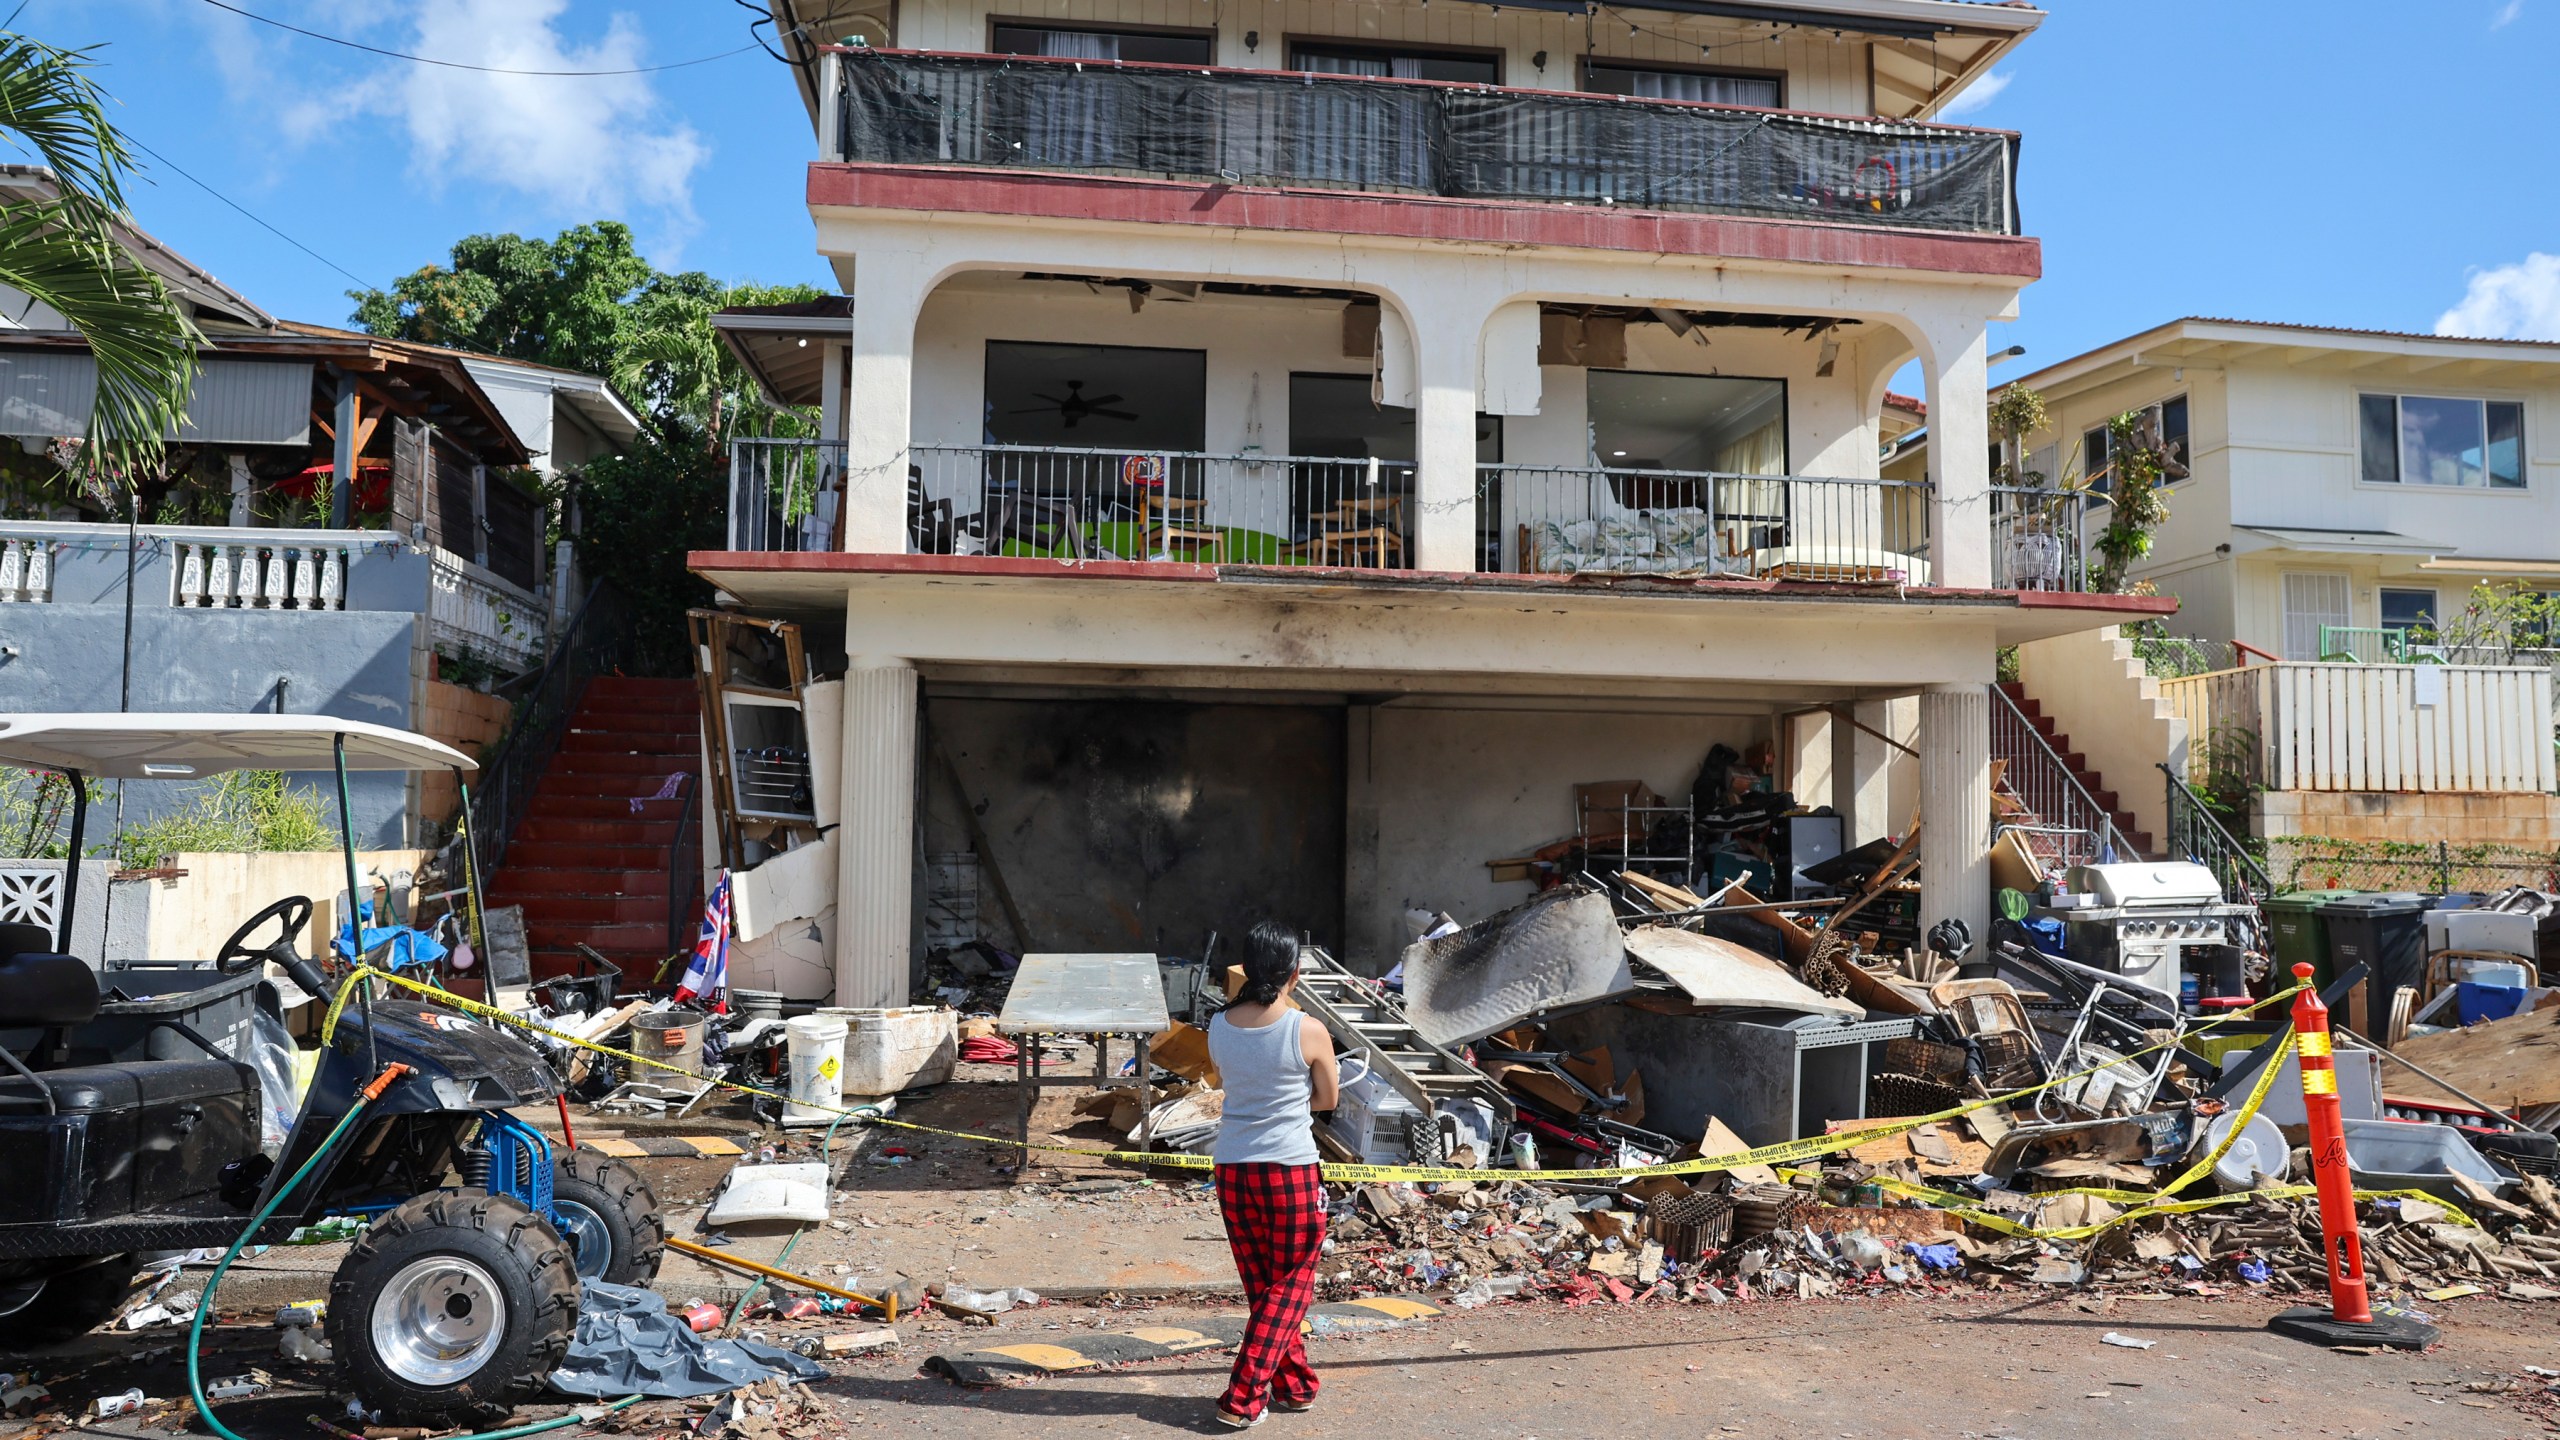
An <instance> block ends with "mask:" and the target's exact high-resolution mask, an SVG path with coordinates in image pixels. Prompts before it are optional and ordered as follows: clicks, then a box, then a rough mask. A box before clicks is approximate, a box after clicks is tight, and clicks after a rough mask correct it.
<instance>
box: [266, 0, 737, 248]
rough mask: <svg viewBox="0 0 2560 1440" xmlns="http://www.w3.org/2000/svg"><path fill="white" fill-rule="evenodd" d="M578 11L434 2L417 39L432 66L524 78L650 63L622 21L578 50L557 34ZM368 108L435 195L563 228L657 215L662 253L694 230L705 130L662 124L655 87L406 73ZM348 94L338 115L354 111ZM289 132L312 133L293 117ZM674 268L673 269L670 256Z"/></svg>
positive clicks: (372, 89) (552, 4)
mask: <svg viewBox="0 0 2560 1440" xmlns="http://www.w3.org/2000/svg"><path fill="white" fill-rule="evenodd" d="M567 8H568V0H429V3H426V4H423V5H421V6H420V7H419V9H418V11H417V12H416V17H415V18H416V26H415V33H414V35H413V36H409V37H403V38H404V41H405V43H401V44H399V45H398V46H397V48H399V49H403V50H409V51H412V52H414V53H416V54H420V55H432V56H435V57H436V58H438V59H443V60H458V61H464V62H468V63H470V64H474V65H489V66H497V67H502V68H506V69H512V70H622V69H631V68H634V67H637V66H642V65H646V64H648V63H649V56H648V54H647V49H646V46H645V44H644V43H643V36H642V35H641V33H640V28H639V26H638V24H637V23H636V22H635V21H634V20H633V19H632V18H631V17H630V16H628V15H616V16H614V17H613V19H612V20H611V22H610V23H609V24H608V25H607V26H606V28H605V33H604V35H603V37H602V38H600V39H598V40H596V41H595V42H594V43H592V44H588V45H576V44H572V43H570V42H569V41H568V40H567V39H566V38H565V37H563V36H562V35H561V34H560V33H559V31H558V29H557V28H555V27H556V22H557V21H558V20H559V18H560V15H561V12H562V11H564V10H565V9H567ZM393 65H394V67H395V68H393V69H391V70H389V71H387V72H377V74H376V75H375V76H374V78H373V79H371V80H370V81H368V82H365V83H363V84H361V85H360V86H359V87H358V88H357V90H356V92H355V95H354V97H353V98H354V99H355V101H356V103H358V104H361V105H362V106H363V107H364V108H366V109H369V110H373V111H375V112H377V113H382V114H386V115H388V116H390V117H391V118H393V119H394V120H395V121H396V122H397V123H399V124H401V125H402V126H403V127H404V128H405V129H406V130H407V131H408V134H409V140H410V144H411V156H410V158H411V168H412V169H413V170H414V171H415V172H416V173H417V174H418V175H419V177H420V178H421V179H423V180H425V181H426V182H427V183H429V184H430V185H434V186H438V187H442V186H445V185H449V184H452V183H454V182H457V181H459V182H461V183H463V184H466V185H474V186H482V185H495V186H500V187H503V188H505V189H508V190H513V191H517V192H520V193H522V194H524V195H527V196H529V197H532V198H533V199H534V200H535V201H536V202H537V204H538V207H539V208H540V209H541V210H542V211H544V212H545V213H547V214H549V215H551V216H553V217H554V218H558V219H565V220H589V219H620V220H630V219H633V218H634V217H635V215H640V216H648V217H651V219H652V220H654V223H653V224H651V225H649V226H648V228H650V229H652V230H655V231H657V232H658V234H659V244H658V246H657V247H656V248H657V249H659V250H661V251H665V250H671V249H672V248H673V247H674V246H675V245H676V244H677V243H679V242H680V241H681V240H682V238H683V237H684V236H685V235H687V234H689V233H690V232H691V231H692V230H693V229H694V226H695V219H694V213H693V203H692V194H693V175H694V172H695V171H696V170H697V169H699V168H700V167H701V166H702V164H703V162H704V161H705V160H707V159H708V158H709V156H710V151H709V147H707V146H706V145H705V144H704V143H703V141H702V140H701V138H700V137H699V136H698V135H697V134H696V133H695V131H694V130H693V127H691V126H689V125H687V124H685V123H683V122H682V121H681V120H675V119H670V118H668V117H667V116H665V115H664V114H663V111H662V106H661V104H660V101H659V97H658V92H657V87H656V85H655V83H654V81H653V79H652V77H650V76H647V75H610V76H575V77H567V76H538V75H491V74H485V73H481V72H478V71H471V70H455V69H450V68H447V67H445V66H438V65H418V64H411V63H407V62H393ZM348 99H349V96H348V95H346V94H344V93H341V94H340V95H338V96H335V97H333V103H337V104H341V105H343V104H344V103H346V102H347V100H348ZM282 118H283V119H284V121H285V123H286V125H287V128H288V131H289V132H291V131H294V130H297V129H300V130H302V131H303V133H305V134H307V133H308V130H307V128H306V127H307V125H308V119H307V118H306V119H304V120H303V122H302V124H300V125H298V124H297V117H296V116H295V115H294V113H293V112H292V110H291V109H288V110H287V111H286V112H285V114H284V115H283V117H282ZM657 258H658V259H659V260H660V262H661V263H672V259H671V257H669V256H667V255H664V254H661V255H659V256H658V257H657Z"/></svg>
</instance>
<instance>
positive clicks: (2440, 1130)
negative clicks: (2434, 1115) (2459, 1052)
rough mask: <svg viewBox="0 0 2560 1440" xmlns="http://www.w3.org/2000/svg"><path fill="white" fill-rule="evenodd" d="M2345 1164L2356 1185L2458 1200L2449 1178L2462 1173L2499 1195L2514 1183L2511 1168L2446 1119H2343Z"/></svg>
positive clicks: (2458, 1197) (2457, 1191)
mask: <svg viewBox="0 0 2560 1440" xmlns="http://www.w3.org/2000/svg"><path fill="white" fill-rule="evenodd" d="M2346 1127H2347V1170H2348V1173H2349V1174H2351V1175H2353V1176H2354V1177H2355V1182H2356V1185H2357V1186H2358V1188H2361V1189H2372V1190H2424V1191H2426V1192H2427V1193H2428V1194H2430V1195H2435V1196H2439V1197H2441V1198H2443V1199H2445V1200H2449V1201H2453V1202H2455V1203H2457V1204H2458V1203H2460V1202H2461V1201H2462V1198H2463V1197H2462V1191H2461V1189H2460V1188H2459V1187H2457V1186H2456V1185H2455V1184H2454V1183H2453V1177H2454V1176H2455V1175H2456V1174H2462V1175H2467V1176H2469V1177H2471V1178H2472V1179H2473V1180H2476V1181H2478V1182H2480V1184H2481V1185H2483V1186H2485V1187H2487V1188H2488V1189H2490V1190H2493V1191H2496V1192H2498V1193H2499V1194H2501V1195H2503V1194H2505V1193H2506V1192H2507V1191H2508V1190H2510V1189H2513V1188H2514V1187H2515V1184H2516V1176H2515V1174H2514V1172H2512V1171H2510V1170H2508V1169H2507V1168H2506V1167H2504V1166H2502V1165H2498V1164H2494V1163H2492V1162H2491V1161H2490V1160H2489V1159H2488V1158H2487V1157H2486V1156H2483V1155H2482V1154H2481V1153H2480V1152H2479V1151H2477V1150H2474V1149H2472V1148H2471V1142H2469V1141H2467V1140H2465V1139H2463V1138H2462V1132H2461V1131H2459V1130H2456V1129H2454V1128H2453V1127H2452V1126H2450V1125H2412V1124H2410V1123H2409V1122H2408V1121H2406V1120H2349V1121H2347V1122H2346Z"/></svg>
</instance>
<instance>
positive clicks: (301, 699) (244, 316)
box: [0, 167, 637, 846]
mask: <svg viewBox="0 0 2560 1440" xmlns="http://www.w3.org/2000/svg"><path fill="white" fill-rule="evenodd" d="M50 180H51V177H50V176H49V175H46V174H45V173H44V172H42V171H33V170H30V169H29V167H0V187H5V186H11V185H15V186H19V187H22V188H35V189H43V188H46V187H49V185H50ZM124 240H125V244H126V247H127V250H128V253H130V254H131V255H132V256H133V258H134V259H135V260H136V261H137V262H138V263H141V264H143V265H146V266H148V267H149V268H151V269H152V270H154V271H155V272H157V273H159V274H160V275H161V276H162V277H163V278H164V279H165V280H166V281H167V282H168V283H169V285H170V288H171V290H172V292H173V293H174V294H176V295H177V296H178V297H179V299H180V301H181V303H183V304H185V305H186V306H187V307H188V309H189V310H190V312H191V313H192V315H193V317H194V319H195V321H196V323H197V325H198V327H199V328H200V329H201V330H202V331H203V332H204V335H205V349H204V355H203V361H202V369H201V370H200V371H199V374H198V378H197V384H196V390H195V397H194V400H193V403H192V404H191V406H190V409H189V415H188V420H187V423H186V424H185V425H184V426H183V427H181V429H180V430H179V432H178V433H177V434H176V435H175V436H174V437H172V438H173V442H174V443H173V445H172V447H171V451H170V465H169V467H168V473H167V474H166V475H164V476H161V477H155V478H154V479H153V480H151V481H149V482H146V483H145V484H144V485H143V486H142V487H141V489H140V495H141V512H142V513H141V519H142V520H143V521H145V522H151V523H143V524H140V525H138V526H133V527H130V528H129V527H128V525H127V523H126V521H127V516H125V515H123V514H118V513H115V510H114V508H113V506H115V505H117V504H120V503H121V501H122V499H123V497H122V496H118V497H115V499H114V501H109V502H101V501H99V500H96V499H92V498H88V497H81V496H78V495H76V494H74V493H73V491H72V488H71V487H70V486H68V485H66V484H64V483H63V475H64V471H63V468H62V465H61V464H60V458H61V457H64V456H66V455H67V454H68V452H69V450H70V448H71V447H70V437H77V436H79V435H80V434H81V433H82V432H83V431H85V429H86V428H87V425H88V420H89V406H90V403H91V397H92V395H93V394H94V391H95V383H96V381H95V376H96V372H95V368H94V365H93V362H92V361H91V359H90V357H89V354H88V347H87V345H86V343H85V342H84V341H83V340H82V339H81V338H80V337H79V335H78V334H76V333H75V332H73V331H71V330H70V329H69V328H68V327H67V326H65V325H64V324H63V322H62V320H61V317H60V316H58V315H56V314H54V313H53V312H52V311H50V310H48V309H46V308H45V307H42V306H38V305H34V304H32V303H31V302H29V301H28V300H27V299H26V297H24V296H23V295H20V294H17V293H16V292H13V291H10V290H8V289H7V288H6V287H0V711H53V710H116V709H119V708H130V709H133V710H146V711H147V710H167V711H176V710H212V711H239V712H244V713H245V712H253V711H280V712H284V713H302V714H328V715H341V716H346V717H348V718H351V719H362V720H371V721H376V722H380V723H385V724H392V725H401V726H406V727H409V728H412V729H422V730H425V731H427V732H428V733H431V734H433V733H437V731H438V729H439V727H440V726H442V725H443V723H444V722H443V721H442V719H441V718H440V717H443V716H447V715H450V714H452V713H453V712H454V711H455V710H456V709H458V708H470V707H457V706H456V705H454V704H452V703H449V702H446V703H431V701H435V700H437V695H436V691H437V690H438V688H439V687H443V686H448V685H451V684H454V683H456V682H459V683H461V684H472V683H483V684H485V683H486V681H487V680H488V679H490V678H492V677H497V676H504V675H507V674H511V673H517V672H522V671H525V670H528V669H531V668H533V667H535V666H537V665H538V664H539V663H540V661H541V659H542V656H543V653H544V647H545V643H546V639H547V632H548V629H549V625H550V621H549V615H550V601H551V597H552V591H553V588H554V586H553V576H552V565H551V562H550V554H549V549H550V547H549V545H548V543H547V534H548V530H549V514H548V511H547V507H546V504H545V502H544V500H543V499H542V498H541V494H540V492H539V490H538V488H537V487H536V486H535V484H534V483H533V478H534V475H535V474H536V473H537V472H545V473H547V472H549V471H551V470H553V469H555V468H565V467H568V466H573V465H576V464H580V463H584V462H585V461H586V460H588V459H591V458H593V457H594V456H596V455H598V454H602V453H608V452H609V451H610V450H612V449H613V448H615V447H617V446H618V445H620V444H622V443H625V442H627V441H628V440H629V439H630V438H632V437H633V436H634V435H636V433H637V426H636V421H635V420H634V419H633V417H632V415H631V412H630V410H629V409H628V408H627V407H625V406H624V405H622V404H621V402H620V401H619V400H617V399H615V398H614V397H613V396H612V394H611V392H610V391H609V389H607V387H606V386H605V385H604V384H603V382H602V381H599V380H596V379H594V378H593V377H589V376H581V375H575V374H571V373H568V372H563V371H556V370H552V369H549V368H548V367H543V366H533V365H524V364H518V363H513V362H504V361H489V360H484V359H483V358H482V357H479V356H469V357H465V356H464V355H462V354H461V353H460V352H457V351H452V350H445V349H440V348H438V347H434V346H427V345H414V344H408V343H405V342H401V341H395V340H386V339H383V338H380V337H377V336H373V335H366V334H362V333H359V332H355V331H347V330H337V329H330V328H326V327H321V326H311V325H300V324H295V323H292V322H288V321H279V320H276V319H275V318H274V317H272V316H269V315H268V314H266V312H264V311H263V310H260V309H259V308H258V307H257V306H255V305H253V304H251V303H249V302H248V301H247V300H246V299H244V298H242V297H241V296H239V295H238V294H237V293H236V292H233V291H231V290H230V289H228V288H227V287H224V286H223V285H222V284H221V283H220V282H219V281H216V280H215V279H214V278H213V277H212V276H210V275H208V274H205V273H204V272H203V271H202V270H200V269H198V268H196V267H195V266H193V265H190V264H188V263H187V262H186V261H185V260H184V259H182V258H181V257H179V256H177V255H176V254H175V253H174V252H172V251H170V250H169V249H167V248H166V247H165V246H162V245H161V244H160V243H159V242H157V241H156V240H153V239H152V238H151V237H150V236H148V235H145V234H143V233H141V232H140V231H138V230H127V231H126V232H125V234H124ZM128 617H130V624H129V627H128ZM477 708H479V709H482V710H485V709H486V708H487V706H486V705H485V704H484V705H482V706H480V707H477ZM439 738H448V739H451V740H452V741H454V743H457V744H462V745H463V746H464V748H466V749H471V748H476V747H477V746H478V745H479V744H481V743H484V742H485V738H486V737H485V736H482V735H465V734H455V735H452V736H441V735H440V736H439ZM358 783H359V793H358V794H357V796H356V810H357V825H358V831H359V834H358V837H357V838H358V840H359V842H360V843H362V844H365V845H379V846H391V845H400V844H410V843H416V842H418V841H420V840H421V839H423V838H425V837H426V836H427V834H428V832H430V831H432V830H433V829H435V828H437V827H440V826H442V825H444V824H446V823H448V822H449V821H450V820H451V818H452V817H451V816H450V815H449V814H443V813H423V812H424V811H426V810H430V809H433V810H444V809H449V808H450V804H449V802H444V801H442V800H441V793H440V789H438V788H423V787H422V785H421V783H420V782H418V781H416V780H414V779H406V778H404V777H398V776H369V777H363V778H361V779H360V781H359V782H358ZM422 801H424V802H425V803H424V804H422V803H421V802H422Z"/></svg>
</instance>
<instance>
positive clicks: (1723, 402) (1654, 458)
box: [1588, 370, 1787, 475]
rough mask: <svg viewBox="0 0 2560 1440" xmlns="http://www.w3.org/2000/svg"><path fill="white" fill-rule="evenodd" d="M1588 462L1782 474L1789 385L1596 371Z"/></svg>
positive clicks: (1639, 467) (1631, 467) (1624, 467)
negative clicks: (1591, 457)
mask: <svg viewBox="0 0 2560 1440" xmlns="http://www.w3.org/2000/svg"><path fill="white" fill-rule="evenodd" d="M1588 373H1589V375H1590V383H1591V391H1590V395H1591V401H1590V403H1591V410H1590V414H1591V448H1592V450H1593V451H1594V452H1595V453H1594V455H1593V463H1594V464H1596V465H1598V466H1599V467H1601V468H1602V469H1607V470H1712V471H1715V472H1717V473H1719V474H1725V475H1784V474H1785V473H1787V383H1786V382H1785V381H1783V380H1744V379H1738V378H1734V377H1731V376H1721V375H1653V374H1647V373H1644V372H1642V371H1635V370H1593V371H1590V372H1588Z"/></svg>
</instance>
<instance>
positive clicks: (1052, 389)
mask: <svg viewBox="0 0 2560 1440" xmlns="http://www.w3.org/2000/svg"><path fill="white" fill-rule="evenodd" d="M1208 389H1209V386H1208V356H1207V353H1206V352H1204V351H1199V350H1155V349H1143V348H1140V347H1138V346H1135V345H1044V344H1037V343H1031V342H1025V341H1014V340H990V341H988V342H987V392H986V394H987V398H986V407H987V421H986V438H987V443H988V444H991V445H1059V446H1072V447H1077V448H1090V449H1105V450H1111V451H1116V452H1136V453H1152V452H1156V451H1164V450H1198V449H1199V448H1200V447H1201V442H1202V439H1203V437H1204V431H1205V427H1206V416H1207V412H1208Z"/></svg>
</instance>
